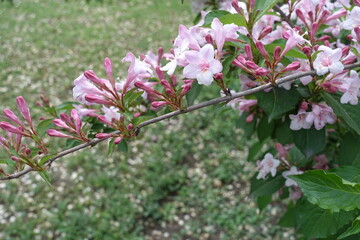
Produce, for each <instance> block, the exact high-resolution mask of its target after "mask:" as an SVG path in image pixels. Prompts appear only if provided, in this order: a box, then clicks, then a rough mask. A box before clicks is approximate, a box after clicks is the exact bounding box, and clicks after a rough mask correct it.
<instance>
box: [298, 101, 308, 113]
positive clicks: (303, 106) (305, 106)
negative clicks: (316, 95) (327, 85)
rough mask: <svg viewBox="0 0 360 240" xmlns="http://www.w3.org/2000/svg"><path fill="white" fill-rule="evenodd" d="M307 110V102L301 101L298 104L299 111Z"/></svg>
mask: <svg viewBox="0 0 360 240" xmlns="http://www.w3.org/2000/svg"><path fill="white" fill-rule="evenodd" d="M308 108H309V103H308V102H305V101H303V102H302V103H301V104H300V109H302V110H305V111H306V110H308Z"/></svg>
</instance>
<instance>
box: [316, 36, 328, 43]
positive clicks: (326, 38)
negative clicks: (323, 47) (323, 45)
mask: <svg viewBox="0 0 360 240" xmlns="http://www.w3.org/2000/svg"><path fill="white" fill-rule="evenodd" d="M330 38H331V37H330V36H329V35H324V36H321V37H319V39H318V40H317V41H318V42H323V41H326V40H330Z"/></svg>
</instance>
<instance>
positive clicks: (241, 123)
mask: <svg viewBox="0 0 360 240" xmlns="http://www.w3.org/2000/svg"><path fill="white" fill-rule="evenodd" d="M248 115H249V113H243V114H242V115H241V116H240V118H239V119H238V120H237V122H236V127H237V128H241V129H242V130H244V136H245V137H246V138H248V139H249V138H250V137H251V136H252V135H253V134H254V132H255V128H256V121H255V120H252V121H251V122H249V123H248V122H246V118H247V116H248Z"/></svg>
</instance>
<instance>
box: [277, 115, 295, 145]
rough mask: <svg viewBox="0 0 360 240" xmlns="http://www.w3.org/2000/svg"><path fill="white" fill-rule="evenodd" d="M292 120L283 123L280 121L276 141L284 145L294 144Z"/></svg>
mask: <svg viewBox="0 0 360 240" xmlns="http://www.w3.org/2000/svg"><path fill="white" fill-rule="evenodd" d="M289 126H290V120H289V119H286V120H285V121H284V122H283V121H278V122H277V123H276V125H275V138H276V141H277V142H279V143H281V144H282V145H284V144H288V143H293V141H294V140H293V137H292V133H291V132H292V131H291V129H290V127H289Z"/></svg>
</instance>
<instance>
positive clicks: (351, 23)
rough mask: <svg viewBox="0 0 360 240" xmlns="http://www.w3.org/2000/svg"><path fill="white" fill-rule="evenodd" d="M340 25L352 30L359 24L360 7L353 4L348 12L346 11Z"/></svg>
mask: <svg viewBox="0 0 360 240" xmlns="http://www.w3.org/2000/svg"><path fill="white" fill-rule="evenodd" d="M340 26H341V27H342V28H343V29H346V30H353V29H354V28H355V27H359V26H360V7H358V6H355V7H354V8H353V9H352V10H351V12H350V13H348V15H347V17H346V20H345V21H343V22H342V23H341V24H340Z"/></svg>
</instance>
